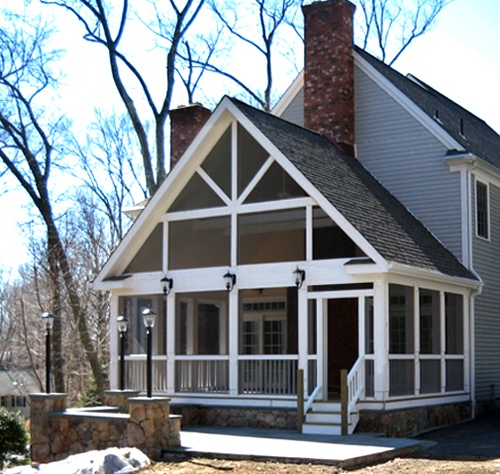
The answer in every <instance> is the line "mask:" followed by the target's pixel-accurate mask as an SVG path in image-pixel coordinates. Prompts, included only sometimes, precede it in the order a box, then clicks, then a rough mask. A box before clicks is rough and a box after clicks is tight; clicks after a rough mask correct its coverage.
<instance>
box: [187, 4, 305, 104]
mask: <svg viewBox="0 0 500 474" xmlns="http://www.w3.org/2000/svg"><path fill="white" fill-rule="evenodd" d="M301 4H302V1H301V0H252V1H250V2H248V1H244V2H240V3H238V4H235V3H234V2H232V3H229V2H227V1H219V0H210V6H211V8H212V10H213V12H214V14H215V15H216V18H217V19H218V20H219V22H220V23H221V25H222V29H221V30H219V32H218V43H219V44H223V45H224V46H223V47H221V46H219V48H220V49H219V51H216V52H214V51H213V50H208V51H207V54H205V56H199V57H194V56H193V55H190V56H189V57H184V59H186V60H188V62H189V64H194V65H195V66H196V67H199V68H202V69H203V70H204V71H208V72H212V73H215V74H217V75H219V76H222V77H224V78H226V79H228V80H229V81H230V83H232V85H233V86H234V85H236V86H237V87H238V88H239V89H240V90H242V91H243V92H244V93H245V94H246V95H247V97H248V98H249V99H250V101H251V102H253V103H255V104H256V105H257V106H259V107H261V108H262V109H264V110H270V109H271V107H272V105H273V102H274V99H275V98H276V95H277V92H278V91H277V90H276V89H277V87H276V79H277V76H281V79H282V78H283V75H289V74H291V73H292V72H293V71H295V72H296V71H297V65H296V60H297V57H296V55H295V53H294V52H293V45H294V44H300V43H301V41H302V33H301V30H302V21H301V14H300V6H301ZM222 36H223V37H222ZM221 37H222V38H221ZM242 56H243V57H245V58H247V60H246V61H243V60H242V59H241V57H242ZM245 64H247V65H251V68H253V69H254V70H253V71H252V72H250V71H249V69H248V68H245ZM278 71H279V73H278ZM261 78H264V79H263V81H262V79H261ZM260 84H262V85H260ZM279 92H281V91H279Z"/></svg>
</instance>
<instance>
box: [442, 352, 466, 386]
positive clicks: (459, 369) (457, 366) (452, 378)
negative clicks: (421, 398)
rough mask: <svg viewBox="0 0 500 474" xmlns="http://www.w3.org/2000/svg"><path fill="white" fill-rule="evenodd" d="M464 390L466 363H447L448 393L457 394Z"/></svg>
mask: <svg viewBox="0 0 500 474" xmlns="http://www.w3.org/2000/svg"><path fill="white" fill-rule="evenodd" d="M463 389H464V361H463V360H447V361H446V391H447V392H456V391H459V390H463Z"/></svg>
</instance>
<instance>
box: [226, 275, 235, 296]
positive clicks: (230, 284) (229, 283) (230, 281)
mask: <svg viewBox="0 0 500 474" xmlns="http://www.w3.org/2000/svg"><path fill="white" fill-rule="evenodd" d="M224 283H225V284H226V290H227V291H228V292H230V291H233V288H234V285H236V275H235V274H234V273H231V272H230V271H227V273H226V274H225V275H224Z"/></svg>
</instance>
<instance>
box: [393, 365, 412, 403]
mask: <svg viewBox="0 0 500 474" xmlns="http://www.w3.org/2000/svg"><path fill="white" fill-rule="evenodd" d="M414 392H415V364H414V361H413V360H390V361H389V395H390V396H391V397H394V396H398V395H413V394H414Z"/></svg>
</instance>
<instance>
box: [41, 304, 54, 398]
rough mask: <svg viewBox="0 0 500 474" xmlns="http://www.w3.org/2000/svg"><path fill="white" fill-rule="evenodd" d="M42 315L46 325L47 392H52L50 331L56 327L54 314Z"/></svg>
mask: <svg viewBox="0 0 500 474" xmlns="http://www.w3.org/2000/svg"><path fill="white" fill-rule="evenodd" d="M41 317H42V321H43V323H44V325H45V392H46V393H50V332H51V331H52V328H53V327H54V315H53V314H50V313H42V315H41Z"/></svg>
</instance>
